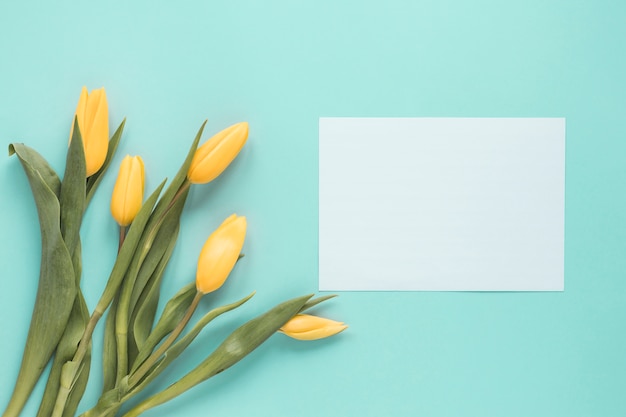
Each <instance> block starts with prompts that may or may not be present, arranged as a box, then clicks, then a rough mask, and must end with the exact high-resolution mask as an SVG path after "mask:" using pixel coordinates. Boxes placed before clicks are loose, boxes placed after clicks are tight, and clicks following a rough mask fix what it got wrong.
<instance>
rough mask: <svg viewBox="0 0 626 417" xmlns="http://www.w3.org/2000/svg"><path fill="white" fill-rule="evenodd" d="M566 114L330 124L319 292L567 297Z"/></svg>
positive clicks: (322, 189)
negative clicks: (531, 293)
mask: <svg viewBox="0 0 626 417" xmlns="http://www.w3.org/2000/svg"><path fill="white" fill-rule="evenodd" d="M564 194H565V119H563V118H321V119H320V122H319V289H320V290H322V291H326V290H332V291H344V290H345V291H350V290H400V291H401V290H422V291H562V290H563V289H564V206H565V195H564Z"/></svg>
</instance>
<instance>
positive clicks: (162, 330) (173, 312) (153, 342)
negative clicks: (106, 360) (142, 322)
mask: <svg viewBox="0 0 626 417" xmlns="http://www.w3.org/2000/svg"><path fill="white" fill-rule="evenodd" d="M196 292H197V290H196V283H195V282H190V283H189V284H187V285H185V286H184V287H183V288H182V289H181V290H180V291H178V292H177V293H176V294H175V295H174V296H173V297H172V298H171V299H170V300H169V301H168V302H167V304H166V305H165V308H164V309H163V313H162V314H161V317H160V318H159V321H158V322H157V324H156V326H155V327H154V329H153V330H152V332H150V335H149V336H148V338H147V339H146V341H145V343H144V344H143V346H142V348H141V350H140V351H139V355H138V356H137V358H136V359H135V361H134V363H133V366H132V368H131V372H134V371H136V370H137V368H138V367H139V365H141V364H142V363H143V361H145V360H146V359H147V358H148V356H150V354H151V353H152V351H153V350H154V348H155V347H156V346H157V345H158V344H159V342H160V341H161V340H163V338H164V337H165V336H167V335H168V334H170V333H171V332H172V330H174V328H175V327H176V325H177V324H178V322H180V321H181V320H182V318H183V316H184V315H185V312H186V311H187V309H188V308H189V305H190V304H191V301H192V300H193V297H194V296H195V295H196Z"/></svg>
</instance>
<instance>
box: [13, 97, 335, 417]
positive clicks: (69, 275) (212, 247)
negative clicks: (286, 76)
mask: <svg viewBox="0 0 626 417" xmlns="http://www.w3.org/2000/svg"><path fill="white" fill-rule="evenodd" d="M205 124H206V122H205ZM205 124H203V125H202V126H201V127H200V129H199V131H198V134H197V135H196V137H195V139H194V141H193V143H192V146H191V148H190V150H189V152H188V154H187V157H186V159H185V160H184V162H183V163H182V165H181V167H180V169H179V171H178V173H177V174H176V176H175V177H174V178H173V180H172V181H171V182H170V183H169V185H168V186H167V187H165V183H166V181H163V182H162V183H161V184H160V185H159V186H158V187H157V188H156V189H155V190H153V191H152V193H151V194H150V195H149V196H148V197H147V198H145V196H144V192H145V183H146V181H145V176H146V170H145V167H144V162H143V160H142V158H141V157H140V156H130V155H127V156H126V157H124V158H123V159H122V161H121V164H120V166H119V171H118V176H117V180H116V182H115V185H114V187H113V191H112V196H111V203H110V208H111V215H112V217H113V219H114V220H115V222H117V224H118V225H119V230H120V238H119V246H118V255H117V258H116V261H115V264H114V266H113V268H112V270H111V272H110V275H109V279H108V281H107V284H106V287H105V289H104V291H103V293H102V295H101V297H100V299H99V301H98V303H97V305H96V306H95V308H93V310H92V312H91V313H89V311H90V310H89V308H88V306H87V304H86V302H85V299H84V297H83V295H82V287H81V278H82V277H81V275H82V272H81V270H82V267H81V266H82V259H81V250H80V247H81V236H80V226H81V221H82V218H83V213H84V211H85V209H86V207H87V205H88V204H89V202H90V201H91V197H92V196H93V194H94V193H95V191H96V189H97V188H98V185H99V184H100V182H101V179H102V177H103V175H105V173H106V172H107V170H108V168H109V166H110V165H111V162H112V161H113V159H114V155H115V152H116V150H117V147H118V144H119V141H120V139H121V137H122V132H123V128H124V125H125V121H123V122H122V123H121V124H120V126H119V127H118V129H117V130H116V131H115V133H114V134H113V135H112V136H111V137H110V138H109V115H108V104H107V98H106V93H105V91H104V89H98V90H93V91H91V92H88V91H87V89H86V88H83V89H82V92H81V95H80V98H79V101H78V105H77V107H76V113H75V115H74V120H73V122H72V128H71V134H70V144H69V148H68V153H67V161H66V167H65V173H64V175H63V178H62V179H61V178H60V177H59V176H58V175H57V174H56V172H55V171H54V170H53V169H52V168H51V166H50V165H49V164H48V163H47V162H46V160H45V159H44V158H43V157H42V156H41V155H39V154H38V153H37V152H36V151H35V150H34V149H32V148H30V147H28V146H26V145H24V144H18V143H14V144H11V145H10V148H9V149H10V153H11V154H16V155H17V157H18V158H19V161H20V162H21V164H22V167H23V169H24V172H25V173H26V176H27V178H28V180H29V184H30V187H31V190H32V193H33V196H34V198H35V203H36V205H37V210H38V214H39V221H40V226H41V230H42V233H41V237H42V242H41V244H42V261H41V270H40V281H39V286H40V289H39V291H38V292H37V295H36V300H35V307H34V311H33V317H32V321H31V325H30V330H29V333H28V338H27V341H26V346H25V349H24V355H23V358H22V365H21V368H20V373H19V375H18V379H17V383H16V385H15V388H14V391H13V395H12V397H11V399H10V402H9V404H8V406H7V408H6V410H5V412H4V414H3V415H4V416H5V417H13V416H18V415H19V414H20V412H21V410H22V408H23V406H24V404H25V403H26V401H27V399H28V398H29V396H30V395H31V392H32V390H33V387H34V385H35V383H36V382H37V381H38V380H39V378H40V377H41V373H42V370H43V369H44V368H45V367H46V365H47V364H48V362H50V361H52V365H51V371H50V374H49V377H48V382H47V384H46V389H45V392H44V394H43V397H42V400H41V403H40V409H39V413H38V415H40V416H52V417H65V416H72V415H74V414H75V413H76V410H77V408H78V404H79V402H80V400H81V398H82V396H83V393H84V392H85V389H86V387H87V381H88V378H89V369H90V367H91V344H92V335H93V332H94V330H95V329H96V325H97V324H98V322H99V320H100V318H102V317H103V315H104V313H105V312H106V311H108V314H107V319H106V323H105V324H104V354H103V363H102V368H103V377H104V381H103V386H104V390H103V393H102V396H101V397H100V399H99V400H98V402H97V403H96V404H95V405H94V406H93V407H92V408H91V409H89V410H88V411H86V412H85V413H83V414H82V415H83V416H85V417H94V416H100V417H105V416H107V417H111V416H116V415H118V413H119V412H120V409H121V407H122V405H123V404H125V403H127V402H130V404H131V405H132V407H131V408H130V409H128V411H126V413H125V414H123V415H124V416H127V417H132V416H137V415H139V414H141V413H142V412H144V411H146V410H148V409H150V408H152V407H155V406H157V405H159V404H162V403H163V402H165V401H168V400H170V399H172V398H174V397H176V396H178V395H180V394H182V393H183V392H185V391H186V390H188V389H190V388H192V387H194V386H195V385H197V384H199V383H201V382H202V381H205V380H206V379H208V378H211V377H212V376H214V375H216V374H218V373H220V372H222V371H223V370H225V369H227V368H229V367H230V366H232V365H234V364H235V363H237V362H238V361H240V360H241V359H243V358H244V357H245V356H246V355H248V354H249V353H250V352H252V351H253V350H254V349H256V348H257V347H258V346H259V345H260V344H262V343H263V342H264V341H265V340H266V339H267V338H269V337H270V336H272V335H273V334H274V333H277V332H280V333H283V334H285V335H287V336H290V337H292V338H295V339H299V340H315V339H321V338H325V337H328V336H332V335H334V334H337V333H339V332H341V331H343V330H344V329H346V327H347V326H345V325H344V324H343V323H339V322H335V321H333V320H329V319H325V318H321V317H316V316H311V315H309V314H304V312H305V311H307V310H309V309H310V308H312V307H314V306H315V305H317V304H318V303H320V302H322V301H325V300H327V299H329V298H331V297H332V296H322V297H317V298H312V295H306V296H302V297H296V298H293V299H291V300H288V301H285V302H283V303H281V304H279V305H277V306H275V307H273V308H271V309H270V310H268V311H267V312H266V313H264V314H262V315H260V316H258V317H256V318H253V319H251V320H250V321H248V322H247V323H245V324H244V325H242V326H240V327H239V328H237V329H235V330H234V331H233V332H232V333H231V334H230V335H229V336H228V337H227V338H226V339H225V340H224V341H223V342H222V344H221V345H219V346H218V347H217V348H216V349H215V350H213V351H212V352H211V353H209V354H208V356H207V357H206V358H205V359H204V360H203V361H202V362H200V363H199V364H198V365H197V366H196V367H195V368H194V369H192V370H191V371H189V372H188V373H187V374H186V375H185V376H183V377H182V378H180V379H179V380H178V381H176V382H174V383H173V384H171V385H170V386H169V387H168V388H166V389H164V390H163V391H161V392H158V393H156V394H154V395H152V396H150V397H147V398H146V397H142V396H141V393H142V390H143V389H144V388H145V387H146V386H147V385H149V384H150V383H151V382H152V381H153V380H154V379H156V378H157V377H160V376H161V374H162V372H163V371H164V370H165V369H166V368H167V367H168V366H169V365H170V364H171V363H172V362H174V361H175V360H176V358H177V357H178V356H180V355H181V354H183V353H184V351H185V349H186V348H187V347H188V346H189V345H190V344H191V343H192V342H193V341H194V339H195V338H196V337H197V336H198V334H199V333H200V332H201V331H202V329H203V328H204V327H206V326H207V325H208V324H209V323H211V322H212V321H213V320H214V319H215V318H217V317H219V316H221V315H222V314H224V313H226V312H229V311H232V310H235V309H237V308H238V307H240V306H241V305H243V304H244V303H246V302H247V301H248V300H249V299H250V298H252V296H253V295H254V293H252V294H250V295H248V296H246V297H243V298H242V299H240V300H238V301H235V302H231V303H230V304H226V305H222V306H219V307H215V308H214V309H212V310H211V311H209V312H208V313H207V314H205V315H204V316H202V317H200V318H199V319H197V320H196V321H195V323H194V324H193V325H192V326H191V325H190V322H191V321H192V318H193V316H194V313H195V311H196V308H197V307H198V305H199V304H200V302H201V300H202V299H203V297H204V295H206V294H208V293H213V292H215V291H218V290H219V289H220V287H222V286H223V285H224V283H225V282H226V280H227V278H228V276H229V275H230V274H231V271H232V270H233V268H234V267H235V265H236V264H237V262H238V261H239V260H240V259H241V257H242V256H243V255H242V249H243V246H244V241H245V237H246V231H247V222H246V218H245V217H244V216H239V215H237V214H232V215H231V216H229V217H228V218H226V219H225V220H224V221H223V222H222V224H221V225H220V226H219V227H218V228H217V229H216V230H215V231H213V233H211V234H210V236H209V237H208V239H207V240H206V243H205V244H204V246H203V247H202V248H201V250H199V257H198V266H197V270H196V279H195V282H193V281H191V280H190V282H189V284H188V285H186V286H184V287H183V288H181V289H180V291H179V292H178V293H177V294H175V295H174V296H173V297H172V298H171V299H170V300H169V301H168V302H167V303H166V305H165V308H164V309H163V311H162V313H161V315H160V316H159V317H157V316H156V311H157V308H156V307H157V305H158V304H159V297H160V291H159V288H160V285H161V281H162V279H163V277H164V271H165V268H166V266H167V264H168V262H169V260H170V257H171V255H172V252H173V249H174V246H175V244H176V240H177V237H178V231H179V228H180V220H181V215H182V213H183V209H184V206H185V201H186V199H187V196H188V194H189V192H190V189H191V185H192V184H206V183H208V182H211V181H213V180H214V179H215V178H217V177H218V176H219V175H220V174H221V173H222V172H223V171H224V170H225V169H226V168H227V167H228V166H229V165H230V163H231V162H232V161H233V160H234V159H235V158H236V157H237V155H238V154H239V152H240V151H241V149H242V148H243V147H244V145H245V143H246V141H247V139H248V124H247V123H245V122H242V123H237V124H234V125H232V126H230V127H228V128H226V129H224V130H222V131H220V132H218V133H217V134H215V135H214V136H213V137H211V138H210V139H209V140H207V141H206V142H205V143H204V144H202V145H201V146H198V145H199V142H200V139H201V137H202V133H203V130H204V127H205ZM86 285H89V284H88V283H87V284H86ZM213 299H214V298H213ZM49 317H54V318H55V319H56V320H54V322H51V321H49V320H46V319H47V318H49ZM190 326H191V327H190ZM233 347H236V349H234V348H233Z"/></svg>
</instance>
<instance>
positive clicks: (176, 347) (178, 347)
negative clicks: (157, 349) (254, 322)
mask: <svg viewBox="0 0 626 417" xmlns="http://www.w3.org/2000/svg"><path fill="white" fill-rule="evenodd" d="M254 294H255V292H252V293H251V294H250V295H248V296H246V297H244V298H242V299H241V300H239V301H235V302H234V303H231V304H228V305H225V306H222V307H219V308H215V309H213V310H211V311H209V312H208V313H207V314H205V315H204V316H203V317H202V318H201V319H200V320H198V322H197V323H196V324H195V325H194V326H193V327H192V329H191V330H190V331H189V332H187V333H186V334H185V335H184V336H183V337H182V338H180V340H179V341H177V342H176V343H174V344H173V345H172V346H171V347H170V348H169V349H167V350H166V351H165V353H164V356H163V359H161V360H160V361H159V362H157V364H156V365H155V366H153V367H152V368H151V369H150V371H149V372H148V373H147V375H146V376H145V378H143V379H142V380H141V383H140V384H139V385H137V386H136V387H132V386H131V389H132V394H131V395H135V394H137V393H138V392H140V391H141V390H142V389H143V388H144V387H145V386H146V385H148V384H149V383H150V382H151V381H153V380H154V379H155V378H156V377H157V376H158V375H159V374H160V373H161V372H163V371H164V370H165V368H166V367H167V366H169V364H170V363H172V362H173V361H174V359H176V358H177V357H178V356H180V354H181V353H182V352H183V351H184V350H185V349H186V348H187V346H189V345H190V344H191V342H193V341H194V339H195V338H196V337H197V336H198V334H200V332H201V331H202V329H204V328H205V327H206V326H207V324H209V323H210V322H211V321H213V320H214V319H215V318H217V317H219V316H221V315H222V314H224V313H227V312H229V311H232V310H234V309H236V308H238V307H239V306H241V305H242V304H244V303H245V302H247V301H248V300H249V299H251V298H252V297H253V296H254ZM129 380H130V381H132V380H133V375H132V374H131V377H130V379H129ZM129 384H130V382H129ZM126 399H127V398H126ZM126 399H125V400H126Z"/></svg>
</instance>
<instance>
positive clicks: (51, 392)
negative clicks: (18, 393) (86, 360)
mask: <svg viewBox="0 0 626 417" xmlns="http://www.w3.org/2000/svg"><path fill="white" fill-rule="evenodd" d="M72 263H73V267H74V275H75V277H76V280H75V281H76V285H77V287H78V285H79V281H80V274H81V270H82V258H81V245H80V242H79V244H78V245H77V246H76V250H75V251H74V256H72ZM87 321H89V310H88V309H87V305H86V304H85V300H84V298H83V295H82V292H81V291H80V288H78V293H77V295H76V299H75V300H74V305H73V307H72V312H71V313H70V318H69V320H68V322H67V326H66V327H65V331H64V332H63V336H62V337H61V340H60V341H59V344H58V346H57V349H56V353H55V355H54V360H53V361H52V368H51V369H50V373H49V374H48V382H47V383H46V389H45V391H44V395H43V398H42V400H41V403H40V405H39V411H38V413H37V417H48V416H50V414H52V409H53V408H54V403H55V401H56V398H57V394H58V392H59V379H60V376H61V369H62V367H63V365H64V364H65V362H67V361H69V360H71V359H72V357H73V356H74V353H75V352H76V345H77V344H78V342H79V341H80V338H81V336H82V334H83V331H84V330H85V326H86V324H87ZM88 373H89V372H86V373H85V374H88ZM83 378H84V377H83ZM81 382H82V381H81ZM84 382H85V384H86V379H85V381H84ZM80 386H81V384H78V387H76V388H80ZM83 389H84V387H83Z"/></svg>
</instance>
